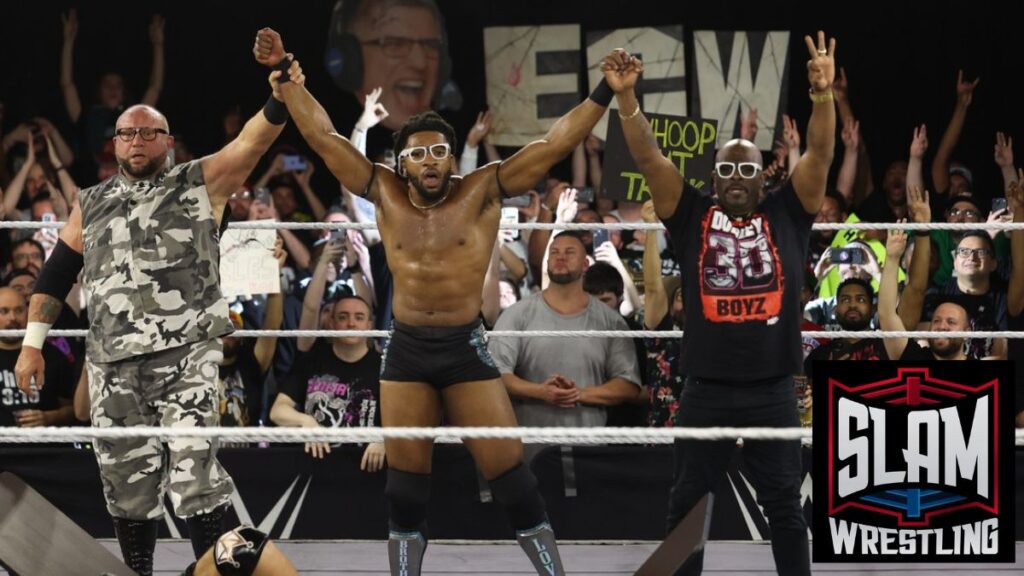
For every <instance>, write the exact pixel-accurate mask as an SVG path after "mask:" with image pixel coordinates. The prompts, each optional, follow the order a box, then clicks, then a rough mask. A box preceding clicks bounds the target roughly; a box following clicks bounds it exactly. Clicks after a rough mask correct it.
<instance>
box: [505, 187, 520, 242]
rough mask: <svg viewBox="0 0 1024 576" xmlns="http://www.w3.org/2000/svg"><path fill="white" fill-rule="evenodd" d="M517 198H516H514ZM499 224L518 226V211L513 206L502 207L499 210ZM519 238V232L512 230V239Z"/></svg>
mask: <svg viewBox="0 0 1024 576" xmlns="http://www.w3.org/2000/svg"><path fill="white" fill-rule="evenodd" d="M516 198H518V196H517V197H516ZM501 223H502V224H518V223H519V209H518V208H516V207H514V206H511V207H510V206H503V207H502V208H501ZM517 238H519V230H512V239H513V240H515V239H517Z"/></svg>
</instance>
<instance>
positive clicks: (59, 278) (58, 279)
mask: <svg viewBox="0 0 1024 576" xmlns="http://www.w3.org/2000/svg"><path fill="white" fill-rule="evenodd" d="M83 264H84V260H83V259H82V255H81V254H79V253H78V252H75V251H74V250H73V249H72V248H71V247H70V246H68V245H67V244H65V243H64V241H63V240H57V246H56V247H54V249H53V253H51V254H50V257H49V258H48V259H47V260H46V263H45V264H43V269H42V270H40V271H39V279H38V280H36V287H35V289H34V290H33V291H32V293H33V294H46V295H47V296H53V297H54V298H56V299H58V300H61V301H63V300H64V299H65V298H67V297H68V293H69V292H71V287H72V286H74V285H75V283H76V282H78V273H79V272H81V271H82V266H83Z"/></svg>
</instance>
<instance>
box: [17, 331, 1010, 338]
mask: <svg viewBox="0 0 1024 576" xmlns="http://www.w3.org/2000/svg"><path fill="white" fill-rule="evenodd" d="M88 334H89V331H88V330H50V331H49V332H47V336H54V337H60V336H63V337H65V338H84V337H86V336H87V335H88ZM801 334H803V335H804V336H807V337H810V338H823V339H835V338H1012V339H1020V338H1024V332H1012V331H1006V330H1003V331H982V330H978V331H976V332H963V331H960V332H936V331H928V330H890V331H886V330H862V331H859V332H855V331H849V330H804V331H802V332H801ZM24 335H25V330H0V338H13V337H16V336H24ZM231 336H237V337H240V338H260V337H263V336H269V337H274V338H331V337H335V336H351V337H357V338H363V337H365V338H387V337H389V336H391V332H389V331H387V330H236V331H234V332H233V333H232V334H231ZM487 336H488V337H490V338H534V337H537V338H540V337H544V338H552V337H553V338H682V337H683V332H682V331H681V330H491V331H488V332H487Z"/></svg>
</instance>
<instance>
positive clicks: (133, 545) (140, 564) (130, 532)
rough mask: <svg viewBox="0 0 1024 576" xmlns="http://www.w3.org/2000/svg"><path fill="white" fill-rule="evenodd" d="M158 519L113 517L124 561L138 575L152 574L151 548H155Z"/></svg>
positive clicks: (147, 575) (158, 525) (149, 575)
mask: <svg viewBox="0 0 1024 576" xmlns="http://www.w3.org/2000/svg"><path fill="white" fill-rule="evenodd" d="M159 527H160V523H159V521H158V520H129V519H127V518H114V534H116V535H117V543H118V544H120V545H121V555H122V556H123V557H124V563H125V565H127V566H128V567H129V568H131V569H132V570H134V571H136V572H138V574H139V576H151V575H152V574H153V550H154V549H155V548H156V532H157V528H159Z"/></svg>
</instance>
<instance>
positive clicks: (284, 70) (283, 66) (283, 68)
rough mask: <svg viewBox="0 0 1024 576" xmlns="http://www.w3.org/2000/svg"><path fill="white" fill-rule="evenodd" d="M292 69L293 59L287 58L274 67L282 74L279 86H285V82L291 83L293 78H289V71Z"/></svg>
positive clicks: (278, 80)
mask: <svg viewBox="0 0 1024 576" xmlns="http://www.w3.org/2000/svg"><path fill="white" fill-rule="evenodd" d="M291 67H292V59H291V58H289V57H287V56H285V57H284V58H282V59H281V61H280V62H278V63H277V66H274V68H273V69H274V70H278V71H280V72H281V75H280V76H278V77H277V83H278V84H284V83H285V82H291V78H290V77H289V76H288V69H289V68H291Z"/></svg>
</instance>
